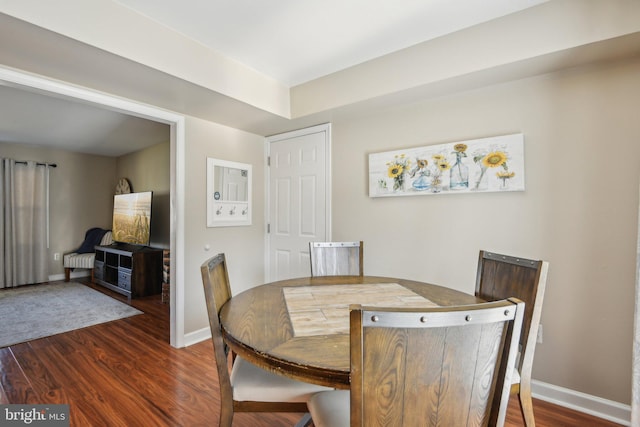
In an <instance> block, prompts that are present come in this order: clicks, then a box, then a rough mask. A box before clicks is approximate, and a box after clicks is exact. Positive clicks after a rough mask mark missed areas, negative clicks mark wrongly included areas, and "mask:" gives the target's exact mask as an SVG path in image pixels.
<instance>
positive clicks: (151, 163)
mask: <svg viewBox="0 0 640 427" xmlns="http://www.w3.org/2000/svg"><path fill="white" fill-rule="evenodd" d="M169 139H170V134H169V128H168V127H167V142H163V143H161V144H156V145H154V146H152V147H149V148H146V149H144V150H140V151H137V152H135V153H132V154H128V155H126V156H121V157H118V161H117V167H116V176H117V178H118V179H120V178H127V179H128V180H129V184H130V185H131V190H132V191H133V192H136V193H137V192H141V191H153V203H152V212H151V242H150V246H153V247H156V248H166V249H168V248H169V245H170V243H171V242H170V240H171V239H170V231H171V221H170V215H171V213H170V210H171V203H170V196H171V164H170V157H171V151H170V150H171V143H170V141H169Z"/></svg>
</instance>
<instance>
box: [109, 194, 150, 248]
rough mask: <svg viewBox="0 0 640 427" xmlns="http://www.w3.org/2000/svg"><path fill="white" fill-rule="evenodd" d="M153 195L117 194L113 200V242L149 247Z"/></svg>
mask: <svg viewBox="0 0 640 427" xmlns="http://www.w3.org/2000/svg"><path fill="white" fill-rule="evenodd" d="M152 198H153V193H152V192H151V191H147V192H144V193H129V194H116V195H115V196H114V198H113V227H112V230H111V232H112V233H113V240H114V241H116V242H120V243H130V244H133V245H148V244H149V234H150V230H151V201H152Z"/></svg>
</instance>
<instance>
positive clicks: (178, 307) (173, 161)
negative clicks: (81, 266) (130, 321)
mask: <svg viewBox="0 0 640 427" xmlns="http://www.w3.org/2000/svg"><path fill="white" fill-rule="evenodd" d="M0 84H3V85H6V86H10V87H15V88H19V89H20V88H29V90H32V91H34V92H36V93H41V94H44V95H49V96H52V95H53V96H58V97H61V98H66V99H74V100H80V101H82V102H85V103H87V104H90V105H94V106H98V107H103V108H105V109H107V110H112V111H117V112H120V113H123V114H129V115H132V116H135V117H140V118H143V119H148V120H152V121H156V122H160V123H165V124H168V125H169V126H170V131H169V132H170V139H171V142H170V147H171V148H170V151H171V153H170V166H169V167H170V169H171V178H170V181H171V182H170V190H169V192H170V195H169V198H170V206H171V208H170V209H171V213H170V231H169V236H170V244H169V246H170V251H171V254H170V263H171V266H170V275H171V277H170V286H171V292H170V304H169V305H170V308H169V310H170V344H171V346H173V347H176V348H180V347H184V346H185V341H184V301H185V297H184V291H185V289H184V270H185V267H184V223H185V222H184V193H185V117H184V116H183V115H180V114H177V113H173V112H170V111H167V110H162V109H159V108H156V107H153V106H150V105H146V104H141V103H138V102H135V101H132V100H129V99H124V98H117V97H115V96H111V95H108V94H106V93H102V92H96V91H93V90H90V89H87V88H81V87H78V86H72V85H71V84H70V83H66V82H60V81H54V80H49V79H47V78H45V77H41V76H36V75H32V74H28V73H25V72H21V71H18V70H14V69H8V68H5V67H2V66H0Z"/></svg>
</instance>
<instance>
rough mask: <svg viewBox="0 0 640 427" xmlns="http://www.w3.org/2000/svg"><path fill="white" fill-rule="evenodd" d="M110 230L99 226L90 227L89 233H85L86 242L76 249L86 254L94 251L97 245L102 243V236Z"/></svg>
mask: <svg viewBox="0 0 640 427" xmlns="http://www.w3.org/2000/svg"><path fill="white" fill-rule="evenodd" d="M107 231H108V230H103V229H102V228H99V227H94V228H90V229H89V230H87V233H86V234H85V235H84V242H82V245H80V247H79V248H78V250H77V251H76V252H77V253H79V254H86V253H90V252H93V251H94V250H95V247H96V246H97V245H99V244H100V241H101V240H102V237H103V236H104V235H105V233H106V232H107Z"/></svg>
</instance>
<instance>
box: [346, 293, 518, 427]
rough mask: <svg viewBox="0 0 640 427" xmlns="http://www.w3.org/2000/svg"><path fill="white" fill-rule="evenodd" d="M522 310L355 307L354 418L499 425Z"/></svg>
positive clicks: (365, 422) (364, 422)
mask: <svg viewBox="0 0 640 427" xmlns="http://www.w3.org/2000/svg"><path fill="white" fill-rule="evenodd" d="M523 311H524V304H523V303H522V302H521V301H517V300H515V299H514V300H509V301H506V300H505V301H499V302H493V303H486V304H477V305H473V306H464V307H437V308H426V309H424V310H419V311H417V309H397V308H395V309H391V308H389V309H384V308H383V309H381V308H378V307H369V308H366V307H361V306H352V307H351V425H352V426H407V427H409V426H421V427H422V426H440V425H451V426H454V425H455V426H488V425H491V426H493V425H502V424H503V423H504V419H505V416H506V408H507V403H508V398H509V388H510V378H511V373H512V371H513V367H514V364H515V356H516V352H517V341H518V336H519V331H520V329H521V322H522V316H523Z"/></svg>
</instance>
